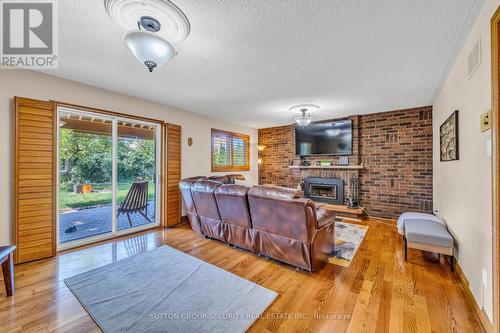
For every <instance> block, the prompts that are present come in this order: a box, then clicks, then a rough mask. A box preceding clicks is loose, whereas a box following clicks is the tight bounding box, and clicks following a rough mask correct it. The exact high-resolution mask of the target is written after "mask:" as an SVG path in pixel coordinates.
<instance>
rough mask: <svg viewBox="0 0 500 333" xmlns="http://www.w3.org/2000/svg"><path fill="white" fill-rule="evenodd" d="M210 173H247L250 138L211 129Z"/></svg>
mask: <svg viewBox="0 0 500 333" xmlns="http://www.w3.org/2000/svg"><path fill="white" fill-rule="evenodd" d="M211 145H212V152H211V154H212V172H221V171H249V170H250V136H249V135H246V134H239V133H234V132H228V131H222V130H218V129H213V128H212V142H211Z"/></svg>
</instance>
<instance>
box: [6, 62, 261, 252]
mask: <svg viewBox="0 0 500 333" xmlns="http://www.w3.org/2000/svg"><path fill="white" fill-rule="evenodd" d="M13 96H21V97H28V98H34V99H42V100H56V101H61V102H67V103H72V104H78V105H83V106H90V107H96V108H101V109H105V110H110V111H116V112H123V113H127V114H133V115H140V116H146V117H150V118H155V119H161V120H165V121H167V122H169V123H173V124H177V125H181V126H182V165H181V172H182V177H191V176H196V175H210V174H212V173H211V172H210V169H211V159H210V150H211V148H210V130H211V128H217V129H222V130H228V131H234V132H238V133H244V134H249V135H250V159H251V161H250V171H249V172H241V173H242V174H244V175H245V178H246V181H245V182H246V183H247V184H250V185H251V184H257V183H258V172H257V140H258V138H257V130H256V129H253V128H248V127H244V126H238V125H235V124H231V123H226V122H223V121H220V120H216V119H213V118H208V117H205V116H201V115H197V114H195V113H192V112H188V111H184V110H180V109H177V108H173V107H168V106H165V105H160V104H157V103H152V102H148V101H145V100H142V99H138V98H134V97H130V96H126V95H121V94H118V93H114V92H111V91H107V90H103V89H99V88H95V87H91V86H88V85H84V84H81V83H77V82H74V81H68V80H64V79H61V78H57V77H54V76H50V75H47V74H42V73H36V72H32V71H21V70H1V71H0V116H1V118H0V154H1V155H0V156H1V158H0V244H7V243H9V242H11V240H12V237H11V235H12V195H11V193H12V156H13V155H12V122H13V118H12V114H13V111H12V97H13ZM188 137H192V138H193V141H194V143H193V145H192V146H191V147H189V146H188V145H187V138H188Z"/></svg>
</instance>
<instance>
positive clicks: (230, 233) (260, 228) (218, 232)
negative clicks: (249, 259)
mask: <svg viewBox="0 0 500 333" xmlns="http://www.w3.org/2000/svg"><path fill="white" fill-rule="evenodd" d="M179 187H180V189H181V193H182V197H183V199H184V204H185V207H186V211H187V214H188V217H189V222H190V224H191V228H192V229H193V231H195V232H197V233H198V234H200V235H204V236H206V237H208V238H213V239H218V240H220V241H223V242H226V243H228V244H231V245H233V246H236V247H239V248H242V249H245V250H248V251H252V252H254V253H256V254H258V255H263V256H266V257H270V258H273V259H276V260H279V261H282V262H285V263H287V264H290V265H293V266H296V267H299V268H301V269H305V270H308V271H315V270H318V269H320V268H321V267H322V266H323V265H325V264H326V263H327V262H328V257H329V255H330V254H331V253H332V251H333V246H334V235H335V233H334V228H335V224H334V218H335V215H334V214H333V213H332V212H331V211H329V210H325V209H323V208H318V209H316V207H315V205H314V202H313V201H311V200H309V199H304V198H303V197H302V193H301V192H299V191H297V190H294V189H287V188H280V187H272V186H253V187H248V186H244V185H237V184H223V183H222V182H219V181H215V180H209V179H207V178H206V177H194V178H188V179H183V180H181V182H180V184H179Z"/></svg>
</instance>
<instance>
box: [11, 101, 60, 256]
mask: <svg viewBox="0 0 500 333" xmlns="http://www.w3.org/2000/svg"><path fill="white" fill-rule="evenodd" d="M14 112H15V115H14V122H15V123H14V165H13V172H14V179H13V180H14V184H13V191H14V193H13V199H14V200H13V204H14V228H13V231H14V242H15V244H16V245H17V249H16V252H15V254H14V260H15V262H16V263H22V262H27V261H32V260H36V259H42V258H47V257H51V256H54V255H55V253H56V215H55V214H56V210H55V207H56V204H55V200H56V188H55V177H56V160H55V158H56V116H55V108H54V104H53V103H52V102H46V101H38V100H33V99H28V98H20V97H15V98H14Z"/></svg>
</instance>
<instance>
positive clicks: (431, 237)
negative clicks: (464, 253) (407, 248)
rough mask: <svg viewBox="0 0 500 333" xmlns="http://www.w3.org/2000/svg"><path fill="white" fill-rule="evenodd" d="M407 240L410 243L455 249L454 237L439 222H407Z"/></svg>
mask: <svg viewBox="0 0 500 333" xmlns="http://www.w3.org/2000/svg"><path fill="white" fill-rule="evenodd" d="M405 232H406V239H407V240H408V241H409V242H416V243H423V244H431V245H435V246H442V247H453V237H451V235H450V233H449V232H448V230H446V228H445V227H444V226H443V225H442V224H441V223H438V222H435V221H430V220H406V222H405Z"/></svg>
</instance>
